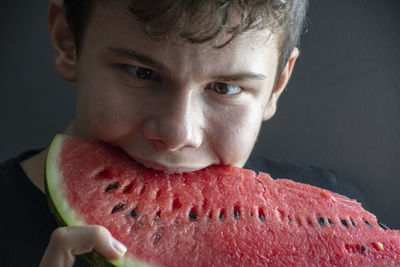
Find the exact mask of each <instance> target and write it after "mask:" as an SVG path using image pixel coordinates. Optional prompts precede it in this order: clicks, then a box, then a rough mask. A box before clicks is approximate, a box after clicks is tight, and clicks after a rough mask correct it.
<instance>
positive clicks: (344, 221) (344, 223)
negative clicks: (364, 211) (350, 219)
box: [341, 220, 349, 228]
mask: <svg viewBox="0 0 400 267" xmlns="http://www.w3.org/2000/svg"><path fill="white" fill-rule="evenodd" d="M341 222H342V224H343V225H344V226H345V227H346V228H348V227H349V225H348V224H347V221H346V220H341Z"/></svg>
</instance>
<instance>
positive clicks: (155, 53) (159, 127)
mask: <svg viewBox="0 0 400 267" xmlns="http://www.w3.org/2000/svg"><path fill="white" fill-rule="evenodd" d="M61 7H62V1H61V0H52V1H51V3H50V6H49V12H48V23H49V31H50V37H51V41H52V44H53V47H54V53H55V66H56V69H57V72H58V73H59V74H60V75H61V76H62V77H63V78H64V79H65V80H67V81H73V82H75V83H76V87H77V98H76V112H75V119H74V121H72V122H71V124H70V125H69V127H68V128H67V130H66V131H65V132H66V133H68V134H71V135H77V136H87V137H92V138H96V139H101V140H103V141H106V142H109V143H111V144H114V145H117V146H120V147H122V148H123V149H124V150H125V151H126V152H127V153H128V154H129V155H130V156H131V157H132V158H133V159H135V160H137V161H139V162H141V163H143V164H144V165H145V166H147V167H149V168H153V169H158V170H163V171H167V172H184V171H194V170H198V169H201V168H204V167H206V166H209V165H212V164H228V165H234V166H238V167H242V166H243V165H244V164H245V162H246V160H247V159H248V157H249V155H250V152H251V150H252V148H253V146H254V143H255V141H256V139H257V135H258V133H259V130H260V126H261V123H262V122H263V121H266V120H268V119H270V118H271V117H272V116H273V115H274V113H275V111H276V106H277V101H278V99H279V96H280V95H281V93H282V91H283V89H284V88H285V86H286V84H287V82H288V80H289V78H290V75H291V73H292V70H293V67H294V64H295V61H296V59H297V57H298V50H297V49H294V50H293V52H292V55H291V57H290V59H289V61H288V62H287V64H286V66H285V68H284V70H283V72H282V73H281V74H280V76H279V79H277V80H278V82H277V83H275V81H276V75H277V73H276V70H277V62H278V49H277V47H278V41H277V36H275V35H273V34H272V35H271V34H270V33H269V32H268V31H266V30H265V31H258V32H249V33H245V34H243V35H241V36H239V37H238V38H236V39H234V40H233V41H232V42H230V43H229V44H228V45H227V46H225V47H223V48H219V49H215V48H213V44H214V42H218V41H220V40H212V41H211V42H208V43H204V44H191V43H188V42H186V41H185V40H182V39H180V38H178V37H176V36H174V35H173V34H171V35H169V36H167V37H165V38H159V39H151V38H149V37H148V36H146V35H145V34H144V33H143V32H142V30H141V28H140V26H139V24H138V22H137V21H136V20H135V18H134V17H133V15H132V14H131V13H130V12H129V10H128V8H127V7H128V6H127V1H115V2H111V1H110V2H107V4H105V5H97V6H96V8H95V10H94V12H93V14H92V15H91V19H90V22H89V25H88V28H87V30H86V32H85V36H84V39H83V43H82V46H81V47H80V49H79V56H78V54H77V53H76V51H77V49H76V47H75V43H74V37H73V34H72V32H71V31H70V29H69V27H68V24H67V22H66V20H65V16H64V14H63V13H62V11H61V10H62V8H61ZM144 58H145V59H144ZM46 154H47V151H44V152H43V153H41V154H39V155H37V156H35V157H33V158H31V159H28V160H27V161H25V162H22V163H21V166H22V168H23V169H24V170H25V172H26V173H27V175H28V177H29V178H30V179H31V180H32V182H33V183H34V184H35V185H36V186H37V187H38V188H39V189H41V190H42V191H44V188H43V183H44V182H43V175H42V174H43V171H44V169H43V168H44V159H45V156H46ZM77 233H78V234H77ZM118 248H121V249H119V250H118ZM92 249H96V250H97V251H98V252H100V253H101V254H103V255H104V256H106V257H108V258H118V257H120V256H121V255H123V253H124V248H123V246H122V247H121V246H120V245H119V244H118V242H117V241H116V240H114V239H113V238H112V236H111V235H110V233H109V232H108V230H107V229H105V228H103V227H99V226H85V227H75V228H73V229H72V228H70V227H63V228H58V229H57V230H56V231H55V232H54V233H53V235H52V237H51V239H50V242H49V246H48V248H47V250H46V252H45V254H44V256H43V259H42V262H41V266H42V267H43V266H72V264H73V262H74V260H75V255H79V254H82V253H84V252H87V251H91V250H92Z"/></svg>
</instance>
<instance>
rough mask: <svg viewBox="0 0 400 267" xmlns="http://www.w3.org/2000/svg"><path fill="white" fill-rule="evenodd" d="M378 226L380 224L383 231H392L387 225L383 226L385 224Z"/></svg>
mask: <svg viewBox="0 0 400 267" xmlns="http://www.w3.org/2000/svg"><path fill="white" fill-rule="evenodd" d="M378 224H379V226H380V227H382V228H383V229H385V230H390V228H389V227H388V226H387V225H385V224H383V223H378Z"/></svg>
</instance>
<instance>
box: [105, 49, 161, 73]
mask: <svg viewBox="0 0 400 267" xmlns="http://www.w3.org/2000/svg"><path fill="white" fill-rule="evenodd" d="M108 50H109V51H111V52H113V53H114V54H116V55H118V56H121V57H128V58H131V59H133V60H135V61H137V62H139V63H142V64H144V65H146V66H148V67H151V68H154V69H157V70H166V69H167V67H166V66H165V65H164V64H163V63H161V62H159V61H157V60H155V59H153V58H150V57H148V56H146V55H143V54H141V53H140V52H137V51H135V50H132V49H126V48H120V47H108Z"/></svg>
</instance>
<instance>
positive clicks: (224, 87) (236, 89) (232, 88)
mask: <svg viewBox="0 0 400 267" xmlns="http://www.w3.org/2000/svg"><path fill="white" fill-rule="evenodd" d="M211 89H212V90H213V91H215V92H216V93H217V94H221V95H235V94H238V93H240V92H241V91H242V88H240V86H238V85H233V84H226V83H212V84H211Z"/></svg>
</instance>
